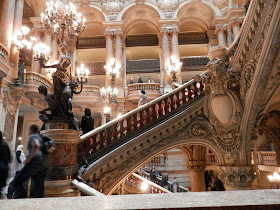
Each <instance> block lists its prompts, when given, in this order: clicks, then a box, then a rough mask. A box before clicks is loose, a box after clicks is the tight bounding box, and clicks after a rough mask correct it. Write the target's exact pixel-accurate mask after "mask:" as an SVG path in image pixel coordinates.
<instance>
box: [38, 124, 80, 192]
mask: <svg viewBox="0 0 280 210" xmlns="http://www.w3.org/2000/svg"><path fill="white" fill-rule="evenodd" d="M80 133H81V132H80V131H76V130H67V129H52V130H45V131H41V134H42V135H43V136H47V137H49V138H50V139H52V140H53V141H54V142H55V148H56V150H55V151H54V152H53V153H52V154H49V158H48V159H49V171H48V175H47V178H46V181H45V186H46V189H45V195H46V196H47V197H65V196H77V195H78V194H79V191H78V190H76V189H74V187H73V186H72V184H71V182H72V180H73V179H74V178H75V175H76V173H77V171H78V143H79V141H80V137H79V135H80Z"/></svg>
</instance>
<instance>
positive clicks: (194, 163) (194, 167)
mask: <svg viewBox="0 0 280 210" xmlns="http://www.w3.org/2000/svg"><path fill="white" fill-rule="evenodd" d="M205 167H206V161H205V160H188V169H189V170H190V171H191V172H203V171H204V169H205Z"/></svg>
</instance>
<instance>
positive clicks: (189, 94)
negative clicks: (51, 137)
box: [187, 85, 193, 101]
mask: <svg viewBox="0 0 280 210" xmlns="http://www.w3.org/2000/svg"><path fill="white" fill-rule="evenodd" d="M187 89H188V97H187V98H188V100H187V101H190V100H192V94H193V93H192V89H191V85H189V86H188V87H187Z"/></svg>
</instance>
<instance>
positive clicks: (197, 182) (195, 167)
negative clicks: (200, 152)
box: [188, 160, 206, 192]
mask: <svg viewBox="0 0 280 210" xmlns="http://www.w3.org/2000/svg"><path fill="white" fill-rule="evenodd" d="M205 167H206V162H205V160H189V161H188V169H189V171H190V176H191V191H192V192H201V191H206V186H205V177H204V170H205Z"/></svg>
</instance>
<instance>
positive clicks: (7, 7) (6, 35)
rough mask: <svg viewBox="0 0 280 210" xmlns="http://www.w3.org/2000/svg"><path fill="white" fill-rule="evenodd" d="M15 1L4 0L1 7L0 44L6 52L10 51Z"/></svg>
mask: <svg viewBox="0 0 280 210" xmlns="http://www.w3.org/2000/svg"><path fill="white" fill-rule="evenodd" d="M15 5H16V1H15V0H4V2H3V7H2V15H1V22H0V30H1V33H0V36H1V39H0V43H2V44H3V45H4V46H5V47H6V48H7V49H8V51H10V47H11V43H12V37H13V34H12V33H13V24H14V13H15Z"/></svg>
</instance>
